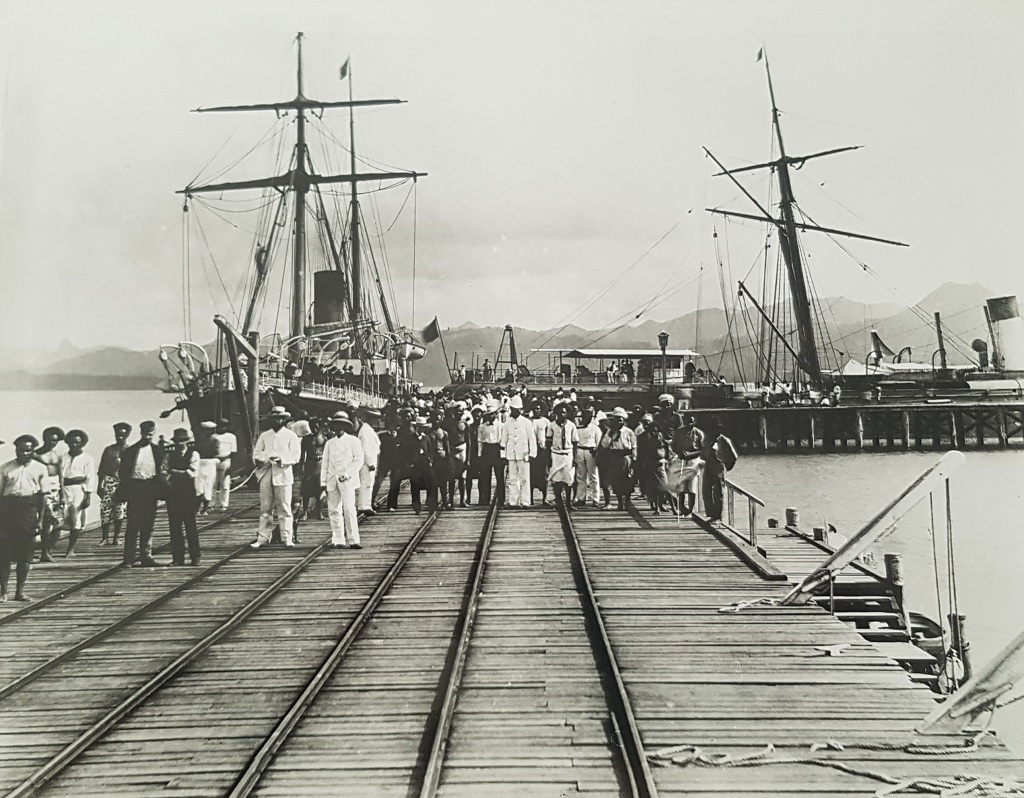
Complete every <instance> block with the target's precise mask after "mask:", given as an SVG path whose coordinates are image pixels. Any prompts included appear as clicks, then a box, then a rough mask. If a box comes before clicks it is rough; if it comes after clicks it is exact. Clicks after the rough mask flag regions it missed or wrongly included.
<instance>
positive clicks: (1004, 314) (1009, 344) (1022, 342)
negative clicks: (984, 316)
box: [985, 296, 1024, 371]
mask: <svg viewBox="0 0 1024 798" xmlns="http://www.w3.org/2000/svg"><path fill="white" fill-rule="evenodd" d="M985 305H986V307H987V308H988V315H989V319H990V321H991V323H992V339H993V341H992V343H993V347H992V348H993V352H992V365H993V366H994V367H995V368H996V369H997V370H999V371H1018V370H1024V319H1022V318H1021V317H1020V308H1019V307H1018V305H1017V297H1015V296H1001V297H995V298H993V299H989V300H986V302H985Z"/></svg>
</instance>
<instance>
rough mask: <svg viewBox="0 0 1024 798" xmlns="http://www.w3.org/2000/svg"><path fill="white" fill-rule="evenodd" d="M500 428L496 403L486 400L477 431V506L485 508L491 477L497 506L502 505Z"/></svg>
mask: <svg viewBox="0 0 1024 798" xmlns="http://www.w3.org/2000/svg"><path fill="white" fill-rule="evenodd" d="M501 428H502V424H501V422H500V421H498V403H497V402H496V401H494V400H493V399H488V400H487V405H486V407H485V408H484V413H483V421H482V422H481V423H480V427H479V428H478V429H477V463H478V487H479V490H478V493H479V494H480V500H479V501H478V502H477V504H479V505H483V506H486V505H488V504H490V503H491V477H492V475H493V477H494V484H495V490H496V491H497V493H498V504H499V505H502V504H504V498H505V466H504V463H503V461H502V456H501Z"/></svg>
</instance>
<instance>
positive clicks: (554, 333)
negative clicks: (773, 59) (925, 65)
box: [0, 283, 993, 390]
mask: <svg viewBox="0 0 1024 798" xmlns="http://www.w3.org/2000/svg"><path fill="white" fill-rule="evenodd" d="M991 296H993V293H992V292H991V291H989V290H988V289H986V288H984V287H983V286H980V285H977V284H961V283H946V284H945V285H943V286H941V287H940V288H938V289H936V290H935V291H932V292H931V293H930V294H928V295H927V296H926V297H924V298H923V299H921V300H920V302H918V304H917V306H916V309H908V308H903V307H901V306H899V305H896V304H891V303H878V304H863V303H859V302H854V301H852V300H849V299H847V298H845V297H837V298H830V299H823V300H822V301H821V302H820V305H821V308H822V314H823V315H824V317H825V319H826V321H827V323H828V328H829V331H830V336H831V340H832V345H833V347H832V348H833V349H834V350H835V351H836V352H837V353H842V355H840V356H839V359H840V360H841V361H842V362H845V361H846V360H848V359H850V358H854V359H857V360H860V361H863V360H864V356H865V354H866V352H867V350H868V346H869V339H868V333H869V331H870V330H872V329H874V330H877V331H878V334H879V336H880V337H881V338H882V340H883V341H884V342H885V343H886V344H888V345H889V347H890V348H892V349H893V350H894V351H899V350H900V349H902V348H903V347H907V346H909V347H911V350H912V354H913V358H914V360H916V361H923V362H930V360H931V357H932V353H933V352H934V351H935V349H936V348H937V344H936V340H935V328H934V325H933V323H932V314H933V313H934V312H936V311H938V312H940V313H941V314H942V324H943V330H944V333H945V336H946V349H947V352H948V353H949V361H950V364H966V363H968V362H969V358H970V356H971V355H972V353H971V350H970V343H971V341H972V340H973V339H975V338H985V337H986V336H985V319H984V315H983V311H982V305H984V301H985V299H987V298H989V297H991ZM755 316H756V312H755V311H753V310H752V309H751V310H750V311H749V313H748V320H749V323H750V324H751V325H754V324H757V319H756V318H755ZM509 321H510V322H511V323H513V324H514V322H515V320H514V319H510V320H509ZM746 323H747V322H745V320H744V318H743V317H742V316H740V317H739V318H737V319H736V320H735V323H734V325H733V336H732V340H731V339H730V335H729V324H728V320H727V317H726V314H725V311H723V310H722V309H721V308H706V309H703V310H701V311H697V312H693V313H688V314H686V315H683V316H679V317H677V318H674V319H671V320H669V321H664V322H656V321H645V322H642V323H640V324H636V325H626V326H623V327H620V328H617V329H615V328H613V329H612V330H588V329H585V328H583V327H579V326H576V325H573V324H568V325H566V326H564V327H560V328H555V329H550V330H529V329H522V328H518V327H516V328H515V330H514V332H515V339H516V347H517V350H518V352H519V357H520V361H522V360H523V358H524V356H529V360H528V365H529V366H530V367H532V368H534V369H538V368H540V369H543V368H545V367H546V365H547V362H546V358H547V355H545V354H544V353H534V354H532V355H530V350H531V349H537V348H547V349H570V348H576V347H590V348H595V347H602V348H636V349H657V347H658V333H660V332H662V331H663V330H664V331H665V332H667V333H668V334H669V347H670V348H673V349H675V348H680V349H696V350H697V351H699V352H701V353H702V354H703V355H704V356H705V357H706V358H707V362H708V365H710V366H711V367H712V368H713V369H714V370H715V371H719V372H721V373H724V374H725V375H726V376H727V377H728V378H730V379H737V378H739V377H741V376H742V377H744V378H745V379H747V380H750V379H753V378H754V377H755V375H756V356H755V353H754V352H753V349H752V347H750V346H749V345H748V344H747V336H746V333H745V330H744V327H745V324H746ZM698 324H699V326H700V336H699V340H698V335H697V327H698ZM211 329H212V325H211ZM788 332H789V331H788V330H787V333H788ZM503 334H504V327H494V326H491V327H487V326H478V325H476V324H474V323H472V322H467V323H465V324H462V325H460V326H458V327H452V328H447V329H445V328H442V337H443V341H444V350H442V347H441V345H440V342H435V343H433V344H431V345H430V346H429V347H428V350H427V355H426V357H425V358H423V360H421V361H419V362H418V363H417V364H416V366H415V377H416V379H417V380H419V381H421V382H423V383H424V384H425V385H428V386H431V385H435V386H436V385H443V384H446V383H447V381H448V380H447V370H446V366H445V360H444V354H443V351H447V354H448V357H449V359H450V360H451V362H452V363H453V364H454V363H456V362H457V363H459V364H467V365H472V363H473V362H474V360H475V362H478V363H482V362H483V360H484V358H488V359H490V361H491V362H492V363H493V362H495V359H496V353H497V350H498V347H499V344H500V343H501V341H502V336H503ZM736 336H738V337H739V345H738V346H737V345H736V342H735V338H736ZM793 341H794V344H795V336H793ZM734 351H735V352H736V355H735V356H734V355H733V352H734ZM507 356H508V349H507V342H506V344H505V351H504V353H503V358H507ZM737 360H738V366H737ZM741 369H742V372H743V373H742V374H740V373H739V372H740V370H741ZM165 376H166V375H165V374H164V371H163V367H162V366H161V364H160V361H159V360H158V358H157V354H156V352H154V351H143V352H140V351H137V350H132V349H127V348H125V347H117V346H97V347H91V348H79V347H77V346H75V345H74V344H72V343H71V342H69V341H65V342H63V343H62V344H61V345H60V346H59V347H57V348H56V349H55V350H52V351H43V350H25V349H15V348H10V347H8V348H0V390H3V389H7V390H17V389H37V390H38V389H48V390H56V389H79V390H103V389H108V390H127V389H135V390H142V389H149V388H155V387H156V385H157V383H158V382H160V381H161V380H163V379H164V378H165Z"/></svg>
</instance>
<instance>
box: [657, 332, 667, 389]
mask: <svg viewBox="0 0 1024 798" xmlns="http://www.w3.org/2000/svg"><path fill="white" fill-rule="evenodd" d="M658 346H660V347H661V390H662V391H663V392H665V391H667V390H668V364H667V360H666V357H665V350H666V349H668V333H667V332H665V331H664V330H662V331H661V332H660V333H658Z"/></svg>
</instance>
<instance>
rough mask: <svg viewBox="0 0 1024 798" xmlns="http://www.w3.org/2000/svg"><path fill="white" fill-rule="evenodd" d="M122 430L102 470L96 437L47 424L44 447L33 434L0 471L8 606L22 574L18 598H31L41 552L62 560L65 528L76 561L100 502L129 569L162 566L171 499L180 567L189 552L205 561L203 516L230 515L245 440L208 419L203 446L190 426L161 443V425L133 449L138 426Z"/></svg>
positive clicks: (105, 527) (0, 548) (0, 551)
mask: <svg viewBox="0 0 1024 798" xmlns="http://www.w3.org/2000/svg"><path fill="white" fill-rule="evenodd" d="M113 432H114V442H113V443H111V444H109V445H108V446H106V447H105V448H104V449H103V453H102V454H101V455H100V460H99V464H97V463H96V461H95V460H94V459H93V457H92V456H91V455H90V454H88V453H86V452H85V447H86V445H87V444H88V443H89V436H88V435H87V434H86V433H85V432H84V431H83V430H80V429H72V430H68V431H67V432H65V431H64V430H62V429H61V428H60V427H47V428H46V429H45V430H43V434H42V441H41V442H40V440H39V439H38V438H36V437H35V436H34V435H28V434H26V435H19V436H18V437H17V438H16V439H15V441H14V450H15V457H14V459H13V460H10V461H9V462H7V463H4V464H3V465H2V466H0V601H7V600H8V598H9V587H10V577H11V571H12V568H13V570H14V573H15V589H14V600H15V601H31V597H30V596H28V594H26V592H25V584H26V581H27V579H28V574H29V569H30V567H31V564H32V562H33V558H34V557H35V556H36V554H37V553H38V561H39V562H44V563H52V562H53V561H54V557H55V556H56V555H57V547H58V544H59V542H60V540H61V537H62V533H63V532H64V531H66V532H67V548H66V549H65V551H64V556H65V557H74V556H75V548H76V546H77V544H78V541H79V539H80V537H81V535H82V532H83V531H84V530H85V516H86V511H87V510H88V509H89V507H90V506H92V503H93V501H94V499H98V500H99V504H100V535H101V537H100V541H99V542H100V545H101V546H106V545H110V546H119V545H122V542H121V536H122V532H123V533H124V542H123V552H122V564H123V565H125V566H132V565H135V564H136V562H138V564H139V565H141V566H142V567H147V568H154V567H158V566H160V565H161V563H159V562H157V561H156V559H154V557H153V542H152V541H153V526H154V523H155V520H156V515H157V508H158V503H159V501H160V500H161V499H163V500H164V503H165V508H166V511H167V518H168V525H169V532H170V544H171V564H172V565H185V562H186V559H185V558H186V553H187V555H188V562H189V564H191V565H199V564H200V560H201V557H202V552H201V550H200V544H199V533H198V524H197V520H196V518H197V515H204V514H206V513H208V512H210V511H211V510H215V509H217V510H227V509H228V504H229V497H230V494H231V464H232V456H233V455H234V453H235V451H237V448H238V442H237V439H236V438H235V435H234V434H233V433H232V432H231V431H230V430H229V429H228V422H227V420H226V419H224V420H222V421H221V422H220V423H215V422H212V421H207V422H203V423H202V424H201V425H200V434H199V436H198V439H197V440H193V439H192V434H191V433H190V432H189V430H187V429H185V428H184V427H180V428H178V429H176V430H175V431H174V434H173V435H172V436H171V440H170V441H164V440H163V439H162V438H161V439H160V440H158V441H154V440H153V438H154V435H155V432H156V424H155V423H154V422H153V421H143V422H142V423H141V424H140V425H139V438H138V440H137V441H135V442H134V443H132V444H129V443H128V440H129V438H130V437H131V433H132V426H131V424H128V423H126V422H118V423H117V424H115V425H114V428H113ZM37 540H38V543H37V542H36V541H37Z"/></svg>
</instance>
